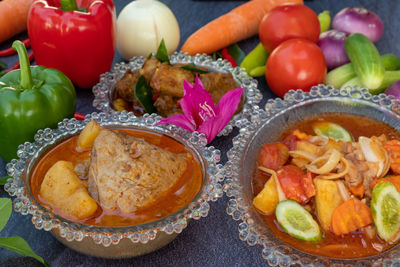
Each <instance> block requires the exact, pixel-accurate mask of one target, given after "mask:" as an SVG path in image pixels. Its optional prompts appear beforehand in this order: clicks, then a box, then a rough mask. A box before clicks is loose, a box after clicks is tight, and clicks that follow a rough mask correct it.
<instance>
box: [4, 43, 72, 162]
mask: <svg viewBox="0 0 400 267" xmlns="http://www.w3.org/2000/svg"><path fill="white" fill-rule="evenodd" d="M12 47H13V48H14V49H15V50H17V52H18V57H19V61H20V66H21V67H20V69H18V70H14V71H11V72H9V73H7V74H6V75H4V76H3V77H1V78H0V156H1V157H2V158H3V159H4V160H6V161H10V160H11V159H13V158H15V157H16V152H17V148H18V145H20V144H23V143H24V142H26V141H33V138H34V135H35V133H36V132H37V130H39V129H42V128H54V127H56V126H57V123H58V122H59V121H61V120H62V119H64V118H66V117H72V116H73V115H74V112H75V104H76V93H75V88H74V86H73V85H72V83H71V81H70V80H69V79H68V78H67V76H65V75H64V74H63V73H61V72H60V71H58V70H55V69H47V68H45V67H43V66H30V64H29V59H28V54H27V52H26V48H25V46H24V45H23V43H22V42H20V41H15V42H14V43H13V45H12Z"/></svg>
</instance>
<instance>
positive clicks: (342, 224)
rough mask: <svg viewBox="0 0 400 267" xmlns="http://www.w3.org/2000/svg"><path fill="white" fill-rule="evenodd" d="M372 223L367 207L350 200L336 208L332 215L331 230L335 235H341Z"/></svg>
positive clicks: (356, 200)
mask: <svg viewBox="0 0 400 267" xmlns="http://www.w3.org/2000/svg"><path fill="white" fill-rule="evenodd" d="M371 223H372V213H371V210H370V209H369V207H368V206H367V205H365V204H364V203H363V202H361V201H360V200H358V199H357V198H352V199H349V200H347V201H346V202H344V203H342V204H341V205H340V206H338V207H337V208H336V209H335V210H334V211H333V214H332V222H331V226H332V230H333V233H334V234H335V235H343V234H347V233H350V232H353V231H355V230H357V229H360V228H362V227H364V226H367V225H369V224H371Z"/></svg>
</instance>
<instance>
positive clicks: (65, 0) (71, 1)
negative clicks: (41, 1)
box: [61, 0, 79, 11]
mask: <svg viewBox="0 0 400 267" xmlns="http://www.w3.org/2000/svg"><path fill="white" fill-rule="evenodd" d="M61 9H62V10H63V11H74V10H79V9H78V5H77V4H76V0H61Z"/></svg>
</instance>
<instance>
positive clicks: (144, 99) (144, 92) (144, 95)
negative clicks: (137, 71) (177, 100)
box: [134, 75, 156, 114]
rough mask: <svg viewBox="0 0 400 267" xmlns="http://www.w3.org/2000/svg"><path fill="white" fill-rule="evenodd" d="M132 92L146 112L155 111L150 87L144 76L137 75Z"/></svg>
mask: <svg viewBox="0 0 400 267" xmlns="http://www.w3.org/2000/svg"><path fill="white" fill-rule="evenodd" d="M134 93H135V96H136V98H137V99H138V100H139V102H140V104H142V106H143V107H144V110H145V111H146V112H147V113H149V114H151V113H156V109H155V107H154V105H153V94H152V92H151V87H150V86H149V84H148V83H147V81H146V78H145V77H144V76H143V75H141V76H140V77H139V79H138V82H137V83H136V86H135V90H134Z"/></svg>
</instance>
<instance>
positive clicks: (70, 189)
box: [40, 160, 97, 220]
mask: <svg viewBox="0 0 400 267" xmlns="http://www.w3.org/2000/svg"><path fill="white" fill-rule="evenodd" d="M40 196H41V197H42V198H43V199H44V200H46V201H48V202H50V203H51V204H52V205H54V207H55V208H56V209H59V210H60V211H61V212H62V213H64V214H65V215H68V216H71V217H74V218H76V219H78V220H82V219H85V218H87V217H89V216H91V215H93V213H95V211H96V210H97V203H96V201H95V200H94V199H93V198H91V197H90V195H89V193H88V191H87V189H86V187H85V186H84V185H83V183H82V182H81V181H80V179H79V178H78V176H77V175H76V174H75V172H74V166H73V165H72V163H71V162H69V161H63V160H60V161H57V162H56V163H55V164H54V165H53V166H51V168H50V169H49V170H48V171H47V173H46V175H45V177H44V179H43V182H42V185H41V187H40Z"/></svg>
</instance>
